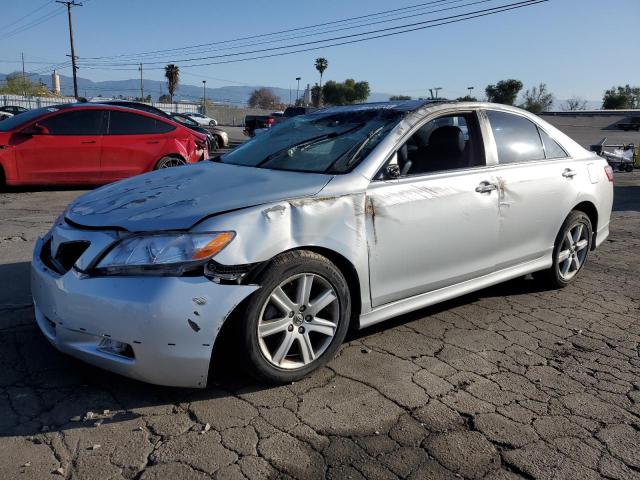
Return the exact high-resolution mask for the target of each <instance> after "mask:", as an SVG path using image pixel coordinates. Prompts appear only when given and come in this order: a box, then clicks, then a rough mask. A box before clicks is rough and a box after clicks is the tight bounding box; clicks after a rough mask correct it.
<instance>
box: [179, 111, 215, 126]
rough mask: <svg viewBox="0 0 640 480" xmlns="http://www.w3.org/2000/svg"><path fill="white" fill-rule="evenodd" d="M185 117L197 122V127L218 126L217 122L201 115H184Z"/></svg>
mask: <svg viewBox="0 0 640 480" xmlns="http://www.w3.org/2000/svg"><path fill="white" fill-rule="evenodd" d="M185 115H187V116H188V117H189V118H192V119H193V120H195V121H196V122H198V125H209V126H211V127H215V126H216V125H218V122H217V121H216V120H215V119H213V118H209V117H207V116H206V115H202V114H201V113H185Z"/></svg>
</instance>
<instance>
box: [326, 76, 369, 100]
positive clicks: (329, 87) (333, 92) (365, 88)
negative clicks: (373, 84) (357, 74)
mask: <svg viewBox="0 0 640 480" xmlns="http://www.w3.org/2000/svg"><path fill="white" fill-rule="evenodd" d="M369 93H370V88H369V82H365V81H362V82H356V81H355V80H354V79H352V78H347V79H346V80H345V81H344V83H340V82H335V81H333V80H329V81H328V82H327V83H325V85H324V87H322V97H323V99H324V101H325V102H326V103H328V104H330V105H349V104H352V103H357V102H364V101H365V100H366V99H367V98H368V97H369Z"/></svg>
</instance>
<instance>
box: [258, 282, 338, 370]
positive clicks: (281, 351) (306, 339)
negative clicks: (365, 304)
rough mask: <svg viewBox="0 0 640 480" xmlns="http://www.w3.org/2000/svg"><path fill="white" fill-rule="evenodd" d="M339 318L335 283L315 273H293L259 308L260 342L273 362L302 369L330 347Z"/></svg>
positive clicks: (276, 364)
mask: <svg viewBox="0 0 640 480" xmlns="http://www.w3.org/2000/svg"><path fill="white" fill-rule="evenodd" d="M339 321H340V303H339V300H338V295H337V294H336V292H335V290H334V288H333V286H332V285H331V284H330V283H329V282H328V281H327V280H326V279H325V278H324V277H322V276H320V275H318V274H315V273H301V274H297V275H294V276H292V277H290V278H288V279H287V280H285V281H284V282H282V283H281V284H280V285H278V286H277V287H276V288H275V289H273V291H272V292H271V294H270V295H269V297H268V298H267V300H266V301H265V303H264V305H263V307H262V310H261V312H260V319H259V321H258V342H259V344H260V350H261V352H262V355H263V356H264V357H265V358H266V359H267V361H269V363H271V364H272V365H274V366H276V367H278V368H282V369H287V370H293V369H299V368H303V367H305V366H306V365H308V364H310V363H311V362H313V361H314V360H316V359H317V358H319V357H320V356H322V354H323V353H324V352H325V351H326V350H327V348H328V347H329V345H330V344H331V341H332V340H333V337H334V336H335V334H336V332H337V329H338V323H339Z"/></svg>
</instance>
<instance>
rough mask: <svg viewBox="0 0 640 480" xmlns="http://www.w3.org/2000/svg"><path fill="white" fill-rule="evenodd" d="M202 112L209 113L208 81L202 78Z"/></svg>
mask: <svg viewBox="0 0 640 480" xmlns="http://www.w3.org/2000/svg"><path fill="white" fill-rule="evenodd" d="M202 114H203V115H206V114H207V81H206V80H202Z"/></svg>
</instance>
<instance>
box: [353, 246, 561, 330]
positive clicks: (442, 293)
mask: <svg viewBox="0 0 640 480" xmlns="http://www.w3.org/2000/svg"><path fill="white" fill-rule="evenodd" d="M551 264H552V263H551V256H550V255H545V256H544V257H540V258H537V259H535V260H531V261H528V262H525V263H521V264H520V265H515V266H513V267H509V268H505V269H503V270H498V271H497V272H493V273H490V274H487V275H483V276H481V277H478V278H474V279H472V280H467V281H465V282H461V283H457V284H455V285H450V286H448V287H443V288H440V289H438V290H433V291H431V292H426V293H421V294H420V295H416V296H414V297H410V298H405V299H403V300H398V301H395V302H392V303H388V304H386V305H381V306H379V307H377V308H374V309H373V310H371V311H370V312H368V313H365V314H363V315H361V316H360V328H366V327H368V326H370V325H374V324H376V323H379V322H383V321H385V320H388V319H389V318H392V317H397V316H398V315H402V314H404V313H409V312H412V311H414V310H419V309H421V308H424V307H428V306H430V305H434V304H436V303H440V302H444V301H445V300H450V299H452V298H456V297H460V296H462V295H466V294H467V293H471V292H474V291H476V290H481V289H483V288H486V287H490V286H492V285H496V284H498V283H502V282H505V281H507V280H511V279H513V278H517V277H521V276H523V275H526V274H528V273H532V272H536V271H538V270H545V269H547V268H549V267H551Z"/></svg>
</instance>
